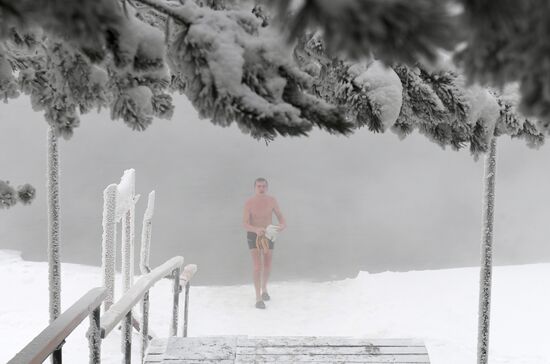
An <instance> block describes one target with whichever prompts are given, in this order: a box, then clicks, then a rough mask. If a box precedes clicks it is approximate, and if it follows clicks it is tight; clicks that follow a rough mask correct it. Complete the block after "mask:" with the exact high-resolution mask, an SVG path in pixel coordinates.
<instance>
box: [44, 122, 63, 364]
mask: <svg viewBox="0 0 550 364" xmlns="http://www.w3.org/2000/svg"><path fill="white" fill-rule="evenodd" d="M47 174H48V282H49V293H50V299H49V303H50V304H49V306H50V323H52V322H53V321H54V320H55V319H56V318H57V317H59V315H60V313H61V262H60V259H59V151H58V145H57V135H55V131H54V129H53V128H52V127H50V128H48V167H47ZM60 360H61V348H59V349H57V350H56V351H54V353H53V355H52V362H53V363H58V362H59V363H60V362H61V361H60Z"/></svg>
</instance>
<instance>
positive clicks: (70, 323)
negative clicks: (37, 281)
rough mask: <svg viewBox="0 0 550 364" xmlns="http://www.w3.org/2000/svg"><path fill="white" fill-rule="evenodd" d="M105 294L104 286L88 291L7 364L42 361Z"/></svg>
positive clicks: (101, 300) (95, 306) (98, 304)
mask: <svg viewBox="0 0 550 364" xmlns="http://www.w3.org/2000/svg"><path fill="white" fill-rule="evenodd" d="M106 294H107V290H106V289H105V288H104V287H97V288H94V289H91V290H90V291H88V293H86V294H85V295H84V296H82V297H81V298H80V299H79V300H78V301H76V302H75V303H74V304H73V305H72V306H71V307H69V309H67V310H66V311H65V312H63V313H62V314H61V315H60V316H59V317H58V318H57V319H55V320H54V321H53V322H52V323H51V324H50V325H49V326H48V327H46V328H45V329H44V330H43V331H42V332H41V333H40V334H39V335H38V336H36V337H35V338H34V339H33V340H32V341H31V342H30V343H29V344H27V346H25V347H24V348H23V349H22V350H21V351H20V352H19V353H17V355H15V356H14V357H13V359H11V360H10V361H9V362H8V364H24V363H42V362H43V361H44V360H46V359H47V358H48V356H49V355H50V354H51V353H52V352H54V351H55V350H56V349H58V347H59V345H60V344H61V343H63V341H64V340H65V338H67V336H69V335H70V334H71V332H73V330H74V329H75V328H76V327H77V326H78V325H80V323H81V322H82V321H83V320H84V319H85V318H86V317H88V316H89V315H90V314H91V313H92V311H94V310H95V309H97V308H98V307H99V306H100V305H101V302H103V299H105V296H106Z"/></svg>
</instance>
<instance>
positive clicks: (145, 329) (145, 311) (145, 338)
mask: <svg viewBox="0 0 550 364" xmlns="http://www.w3.org/2000/svg"><path fill="white" fill-rule="evenodd" d="M141 314H142V316H141V362H142V363H143V362H144V361H145V350H146V349H147V346H148V345H149V291H147V292H145V294H144V295H143V299H142V300H141Z"/></svg>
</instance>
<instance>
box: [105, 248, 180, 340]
mask: <svg viewBox="0 0 550 364" xmlns="http://www.w3.org/2000/svg"><path fill="white" fill-rule="evenodd" d="M182 265H183V257H181V256H177V257H173V258H171V259H169V260H168V261H166V262H165V263H164V264H162V265H160V266H158V267H157V268H155V269H153V270H152V271H151V273H148V274H146V275H144V276H142V277H141V278H140V279H139V280H138V281H137V282H136V283H135V284H134V285H133V286H132V287H131V288H130V289H129V290H128V291H127V292H126V293H125V294H124V296H122V297H121V298H120V300H118V301H117V302H116V303H115V304H113V305H112V306H111V308H110V309H109V311H107V312H106V313H105V314H104V315H103V317H102V318H101V319H102V322H101V337H102V338H104V337H106V336H107V335H108V334H109V333H110V332H111V330H113V329H114V328H115V327H116V326H117V324H118V323H119V322H120V321H121V320H122V319H123V318H124V316H125V315H126V314H127V313H128V312H129V311H130V310H131V309H132V307H134V306H135V305H136V304H137V303H138V302H139V300H140V299H141V297H143V295H144V294H145V292H146V291H148V290H149V289H150V288H151V287H152V286H153V285H154V284H155V283H156V282H158V281H159V280H161V279H162V278H164V277H165V276H167V275H169V274H170V273H171V272H172V271H173V270H174V269H175V268H178V267H181V266H182Z"/></svg>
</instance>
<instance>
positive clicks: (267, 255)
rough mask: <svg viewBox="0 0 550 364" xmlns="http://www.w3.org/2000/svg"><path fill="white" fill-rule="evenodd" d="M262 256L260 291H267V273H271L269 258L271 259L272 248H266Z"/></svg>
mask: <svg viewBox="0 0 550 364" xmlns="http://www.w3.org/2000/svg"><path fill="white" fill-rule="evenodd" d="M263 256H264V257H263V258H264V269H263V272H262V273H263V274H262V292H265V293H267V281H268V280H269V274H270V273H271V260H272V259H273V250H271V249H266V250H265V253H264V254H263Z"/></svg>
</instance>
